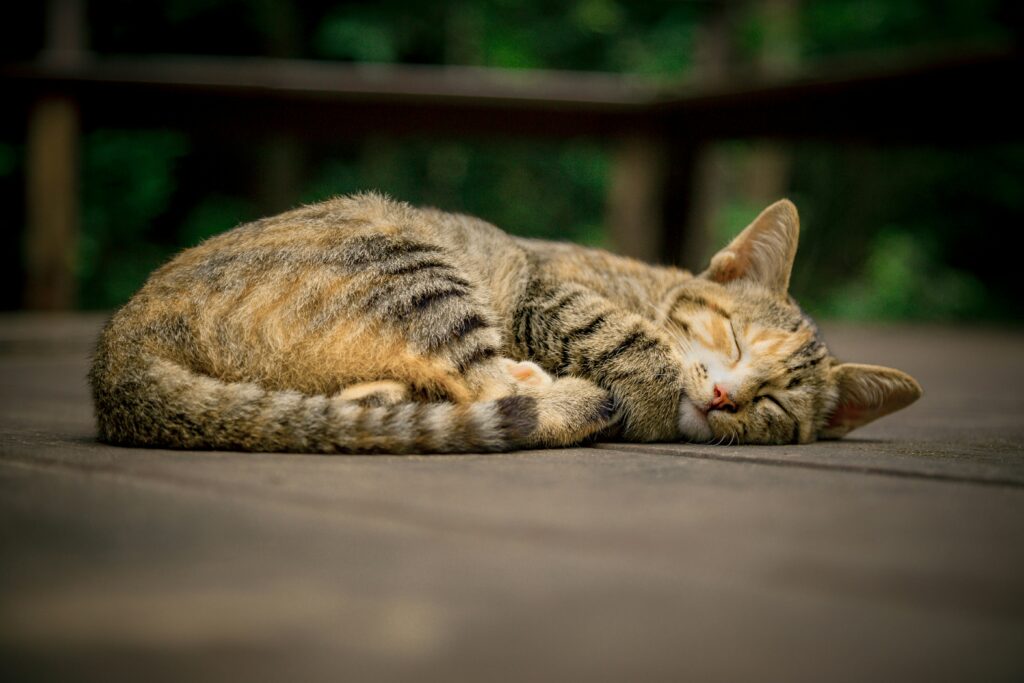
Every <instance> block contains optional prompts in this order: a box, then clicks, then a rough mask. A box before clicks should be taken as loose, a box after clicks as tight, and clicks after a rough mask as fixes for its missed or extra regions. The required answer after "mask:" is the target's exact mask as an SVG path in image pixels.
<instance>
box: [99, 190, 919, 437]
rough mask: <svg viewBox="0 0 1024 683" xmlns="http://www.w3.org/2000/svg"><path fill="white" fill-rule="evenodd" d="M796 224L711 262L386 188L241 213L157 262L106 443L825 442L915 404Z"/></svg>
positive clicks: (786, 221) (129, 343) (740, 241)
mask: <svg viewBox="0 0 1024 683" xmlns="http://www.w3.org/2000/svg"><path fill="white" fill-rule="evenodd" d="M798 232H799V228H798V219H797V214H796V209H795V207H794V206H793V205H792V204H791V203H789V202H788V201H781V202H778V203H776V204H774V205H772V206H771V207H769V208H768V209H766V210H765V211H764V212H763V213H762V214H761V215H760V216H759V217H758V218H757V219H756V220H755V221H754V222H753V223H752V224H751V225H750V226H749V227H748V228H747V229H746V230H744V231H743V233H742V234H741V235H739V236H738V237H737V238H736V239H735V240H734V241H733V242H732V243H731V244H730V245H729V246H728V247H726V248H725V249H723V250H722V251H721V252H719V253H718V254H717V255H716V256H715V257H714V259H713V260H712V262H711V265H710V267H709V268H708V269H707V270H706V271H705V272H704V273H702V274H701V275H699V276H697V277H694V276H692V275H691V274H689V273H687V272H685V271H682V270H678V269H675V268H661V267H655V266H650V265H646V264H643V263H639V262H637V261H634V260H631V259H627V258H621V257H618V256H614V255H612V254H610V253H607V252H604V251H599V250H596V249H586V248H583V247H579V246H575V245H571V244H560V243H551V242H544V241H539V240H528V239H518V238H514V237H510V236H509V235H507V234H505V233H503V232H501V231H500V230H498V229H497V228H495V227H494V226H492V225H489V224H487V223H485V222H483V221H481V220H478V219H475V218H471V217H468V216H463V215H457V214H449V213H442V212H440V211H435V210H421V209H415V208H413V207H410V206H408V205H406V204H403V203H398V202H394V201H391V200H389V199H387V198H385V197H382V196H380V195H378V194H372V193H371V194H362V195H356V196H350V197H341V198H337V199H333V200H330V201H327V202H323V203H320V204H315V205H312V206H307V207H303V208H300V209H297V210H294V211H290V212H287V213H284V214H281V215H279V216H275V217H272V218H267V219H264V220H260V221H257V222H255V223H250V224H248V225H243V226H241V227H239V228H236V229H234V230H231V231H229V232H227V233H224V234H222V235H219V236H217V237H214V238H211V239H209V240H207V241H206V242H203V243H202V244H200V245H199V246H197V247H195V248H192V249H189V250H187V251H184V252H182V253H181V254H179V255H178V256H177V257H176V258H174V259H173V260H172V261H171V262H170V263H168V264H166V265H165V266H163V267H162V268H160V269H159V270H157V271H156V272H155V273H153V275H152V276H151V277H150V278H149V280H148V281H147V282H146V284H145V286H144V287H143V288H142V289H141V290H140V291H139V292H138V293H137V294H136V295H135V296H134V297H133V298H132V300H131V301H129V302H128V304H127V305H125V306H124V307H123V308H122V309H121V310H119V311H118V312H117V313H116V314H115V315H114V317H113V318H112V319H111V321H110V322H109V323H108V325H107V327H106V328H105V329H104V331H103V333H102V335H101V337H100V340H99V344H98V347H97V350H96V355H95V359H94V363H93V367H92V371H91V373H90V382H91V385H92V391H93V398H94V401H95V407H96V414H97V419H98V423H99V434H100V438H101V439H102V440H104V441H107V442H110V443H116V444H125V445H142V446H163V447H172V448H216V449H241V450H253V451H305V452H323V453H332V452H342V453H359V452H391V453H409V452H458V451H501V450H510V449H516V448H528V447H540V446H565V445H569V444H573V443H578V442H580V441H582V440H584V439H586V438H588V437H590V436H593V435H595V434H599V433H601V434H603V435H604V436H617V437H618V438H622V439H627V440H632V441H702V442H703V441H728V442H738V443H807V442H809V441H813V440H814V439H816V438H820V437H837V436H841V435H842V434H844V433H846V432H847V431H849V430H850V429H853V428H854V427H857V426H860V425H862V424H864V423H866V422H869V421H870V420H873V419H875V418H877V417H880V416H882V415H885V414H887V413H889V412H892V411H893V410H896V409H898V408H902V407H903V406H906V405H908V404H910V403H911V402H913V401H914V400H915V399H917V397H918V396H919V395H920V387H919V386H918V385H917V383H916V382H915V381H914V380H913V379H912V378H910V377H909V376H908V375H906V374H904V373H902V372H899V371H897V370H891V369H887V368H880V367H873V366H864V365H856V364H841V363H839V362H838V361H836V360H835V359H834V358H833V357H832V356H831V355H830V354H829V352H828V350H827V349H826V347H825V345H824V343H823V341H822V339H821V336H820V335H819V333H818V330H817V329H816V327H815V326H814V324H813V323H812V322H811V321H810V319H808V318H807V317H806V316H805V315H804V314H803V313H802V312H801V311H800V309H799V308H798V307H797V305H796V303H795V302H794V301H793V300H792V299H791V298H790V297H789V295H788V294H787V287H788V283H789V274H790V269H791V267H792V263H793V257H794V256H795V254H796V248H797V236H798Z"/></svg>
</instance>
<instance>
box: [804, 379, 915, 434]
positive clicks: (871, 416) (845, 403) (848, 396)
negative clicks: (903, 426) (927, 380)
mask: <svg viewBox="0 0 1024 683" xmlns="http://www.w3.org/2000/svg"><path fill="white" fill-rule="evenodd" d="M829 372H830V374H831V379H832V380H833V381H835V382H836V385H837V386H838V388H839V402H838V403H837V404H836V408H835V411H833V413H832V415H830V416H829V419H828V422H826V424H825V426H824V427H823V428H822V430H821V431H820V432H819V433H818V437H819V438H821V439H838V438H839V437H841V436H843V435H844V434H846V433H847V432H849V431H851V430H853V429H856V428H857V427H863V426H864V425H866V424H867V423H869V422H872V421H873V420H877V419H878V418H880V417H882V416H884V415H888V414H889V413H892V412H895V411H897V410H899V409H900V408H906V407H907V406H909V405H910V404H911V403H913V402H914V401H916V400H917V399H919V398H920V397H921V385H920V384H918V383H917V380H915V379H914V378H913V377H911V376H910V375H908V374H907V373H905V372H900V371H899V370H894V369H892V368H883V367H881V366H878V365H861V364H859V363H842V364H840V365H835V366H833V367H832V369H831V370H830V371H829Z"/></svg>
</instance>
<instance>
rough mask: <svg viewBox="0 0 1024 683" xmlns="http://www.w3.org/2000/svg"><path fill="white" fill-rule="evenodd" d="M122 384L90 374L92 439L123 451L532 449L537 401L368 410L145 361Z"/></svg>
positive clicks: (517, 398) (516, 399) (159, 361)
mask: <svg viewBox="0 0 1024 683" xmlns="http://www.w3.org/2000/svg"><path fill="white" fill-rule="evenodd" d="M147 363H148V365H147V366H146V367H145V368H143V369H141V371H140V372H138V373H132V374H131V379H130V380H129V381H111V378H110V376H109V375H104V374H101V373H97V372H95V371H94V373H93V375H92V377H91V380H92V385H93V398H94V401H95V406H96V414H97V421H98V423H99V432H100V439H101V440H103V441H106V442H109V443H114V444H119V445H125V446H150V447H164V448H184V449H216V450H244V451H262V452H299V453H459V452H493V451H507V450H514V449H518V448H529V447H531V446H536V445H538V444H537V426H538V405H537V403H538V399H537V398H535V397H531V396H524V395H515V396H506V397H504V398H500V399H496V400H493V401H483V402H479V403H469V404H454V403H415V402H405V403H397V404H394V405H388V406H367V405H364V404H362V403H357V402H355V401H349V400H344V399H340V398H337V397H328V396H307V395H304V394H300V393H298V392H294V391H267V390H265V389H262V388H261V387H259V386H257V385H255V384H251V383H242V382H223V381H221V380H218V379H214V378H212V377H209V376H206V375H201V374H197V373H194V372H192V371H191V370H189V369H187V368H185V367H184V366H182V365H179V364H177V363H173V362H171V361H167V360H164V359H160V358H154V357H149V359H148V360H147Z"/></svg>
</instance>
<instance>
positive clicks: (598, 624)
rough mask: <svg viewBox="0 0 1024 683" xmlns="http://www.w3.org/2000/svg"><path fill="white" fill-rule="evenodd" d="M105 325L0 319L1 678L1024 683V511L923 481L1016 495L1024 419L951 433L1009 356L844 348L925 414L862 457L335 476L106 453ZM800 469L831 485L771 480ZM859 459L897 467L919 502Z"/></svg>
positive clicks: (420, 468) (844, 339)
mask: <svg viewBox="0 0 1024 683" xmlns="http://www.w3.org/2000/svg"><path fill="white" fill-rule="evenodd" d="M99 322H100V320H99V319H98V318H96V317H91V318H82V317H80V316H40V315H33V316H26V315H17V316H9V315H8V316H0V557H3V558H4V561H3V563H2V564H0V577H2V579H0V654H2V658H0V659H2V661H3V665H0V669H2V671H3V672H4V674H5V678H16V679H18V680H26V679H31V680H40V679H66V678H72V677H73V678H75V679H76V680H100V679H102V680H104V681H110V680H115V681H116V680H138V679H140V678H145V679H146V680H182V679H186V678H187V679H188V680H196V681H205V680H218V679H223V678H225V677H227V676H235V677H238V676H241V677H256V676H258V677H261V678H285V677H287V678H290V679H294V680H319V679H331V680H337V678H338V677H339V675H340V676H341V677H344V678H350V677H351V678H359V679H360V680H394V679H408V678H410V677H413V676H415V677H416V678H417V679H421V680H423V679H425V680H430V679H438V680H452V681H457V680H480V679H481V678H488V679H491V678H494V677H498V678H502V677H505V678H508V679H516V680H523V679H559V680H562V679H581V680H582V679H586V680H597V681H601V680H626V679H629V680H636V679H645V680H646V679H652V678H657V679H663V680H707V679H717V680H745V679H752V678H756V679H758V680H768V681H771V680H839V681H844V680H849V681H858V680H865V679H872V680H878V679H899V680H911V681H913V680H927V681H941V680H963V679H965V678H969V677H970V678H979V679H984V680H1013V679H1015V678H1019V677H1020V675H1021V674H1022V673H1024V664H1022V660H1021V658H1020V656H1019V653H1020V652H1021V648H1022V647H1024V542H1022V541H1024V512H1022V511H1024V487H1022V486H1020V485H1014V484H1013V483H1012V482H1011V485H1003V486H987V485H986V486H982V485H978V484H977V483H972V482H975V481H976V480H977V479H978V477H977V476H975V475H973V474H972V475H971V476H965V477H964V481H956V480H954V479H955V478H956V477H952V476H950V477H947V478H946V480H943V481H936V480H935V478H933V477H932V470H931V469H930V468H932V467H933V466H934V464H935V463H936V462H938V460H937V458H938V457H939V456H937V455H935V454H926V455H913V454H912V453H908V452H906V450H907V448H908V444H909V446H910V447H911V448H913V447H914V440H915V439H916V440H917V441H918V443H924V444H931V445H930V447H931V448H933V449H934V448H937V444H941V443H946V442H948V443H949V444H950V445H951V446H950V452H949V453H947V454H946V455H944V456H941V457H942V458H943V459H944V460H946V459H949V460H952V459H955V454H954V453H953V451H954V450H955V448H956V447H957V446H958V445H959V447H964V446H969V447H970V448H967V449H963V450H962V451H961V453H960V457H961V462H959V463H954V464H955V465H956V466H957V467H961V468H966V467H967V466H968V465H970V464H971V462H972V461H973V462H974V463H975V465H983V466H985V467H990V468H996V469H999V470H1000V471H1001V472H1002V473H1003V475H1002V476H1004V477H1006V476H1014V475H1013V473H1014V472H1016V471H1017V470H1015V469H1014V468H1015V467H1016V465H1015V463H1014V459H1016V460H1017V461H1019V460H1020V455H1021V450H1020V449H1019V448H1018V447H1015V446H1013V444H1014V443H1019V441H1015V440H1016V439H1019V438H1020V436H1021V431H1020V430H1021V429H1022V427H1021V426H1020V425H1019V424H1018V423H1017V422H1016V421H1013V422H1011V419H1010V418H1011V416H1012V415H1013V414H1014V411H1015V410H1016V409H1015V406H1020V399H1021V394H1019V393H1013V392H1010V393H1007V394H1006V396H1005V397H1004V400H1005V401H1006V405H1007V407H1006V408H1005V409H1004V410H1001V411H996V413H995V416H994V418H993V417H986V415H989V414H988V413H987V412H982V411H981V410H978V411H975V412H963V413H962V414H961V415H957V414H955V411H951V410H950V408H951V407H956V406H960V408H959V409H960V410H961V411H964V410H965V408H966V407H968V406H969V405H970V404H971V403H972V402H973V397H974V396H976V395H978V394H980V393H982V392H986V393H987V392H988V389H989V386H990V385H989V382H990V381H991V380H992V377H993V376H994V374H993V373H995V372H997V370H998V369H999V368H1000V367H1001V368H1002V369H1003V371H1004V374H1003V377H1004V379H1005V380H1006V384H1007V385H1008V384H1015V385H1016V386H1024V382H1019V383H1018V382H1017V380H1018V379H1019V378H1018V377H1017V376H1016V374H1013V373H1017V372H1018V371H1020V368H1018V367H1016V366H1015V364H1014V363H1013V362H1010V363H1007V359H1008V358H1012V357H1013V356H1012V354H1013V353H1014V352H1015V351H1016V349H1019V348H1020V341H1021V337H1020V334H1019V333H1006V332H998V331H991V330H982V331H960V332H957V331H952V330H942V331H939V330H936V329H916V331H915V328H898V329H893V330H885V329H875V328H862V327H831V328H828V329H827V333H828V334H829V336H830V339H831V340H832V345H833V347H834V348H835V349H837V350H840V351H841V352H842V353H843V354H844V355H850V356H856V357H858V358H859V359H863V360H866V361H875V362H892V363H894V364H901V365H904V366H905V367H907V368H908V369H910V370H911V371H913V372H916V373H918V374H919V375H920V379H921V380H922V382H923V383H924V385H925V387H926V390H927V391H928V392H929V393H928V395H927V396H928V397H933V396H934V398H933V399H932V400H930V401H928V402H922V403H921V404H920V405H919V406H918V407H916V408H913V409H911V410H909V411H907V417H908V419H907V420H896V419H892V420H891V421H890V422H888V423H880V425H879V428H878V429H876V430H875V432H874V433H873V435H872V437H871V439H870V440H866V441H861V442H846V441H844V442H838V443H837V444H836V446H837V447H846V446H852V447H853V450H854V451H855V452H854V453H852V454H847V453H845V452H843V451H840V452H835V451H834V450H829V449H828V448H824V450H823V446H822V445H821V444H819V445H815V446H807V447H802V448H800V449H757V448H746V449H714V451H715V452H716V453H718V454H721V455H720V456H716V458H715V459H708V458H694V457H666V454H665V453H662V452H659V451H658V450H657V449H658V448H678V447H671V446H668V447H634V446H628V447H627V446H623V445H611V446H607V447H606V448H603V449H594V448H592V449H565V450H557V451H536V452H524V453H512V454H505V455H492V456H485V455H467V456H417V457H399V456H371V457H358V456H355V457H338V456H328V457H323V456H305V455H259V454H243V453H197V452H175V451H160V450H140V449H121V448H112V447H107V446H104V445H101V444H98V443H96V442H95V441H94V439H93V434H94V432H93V425H92V417H91V410H90V407H89V405H88V398H87V392H86V388H85V385H84V370H85V366H86V363H87V359H86V354H87V350H88V345H89V342H90V340H91V339H92V337H93V335H94V334H95V331H96V327H97V325H98V324H99ZM55 339H63V340H64V342H63V343H56V342H55V341H53V340H55ZM47 340H50V342H49V343H46V342H47ZM915 358H916V359H918V360H916V361H913V359H915ZM951 358H959V359H961V362H960V365H959V366H957V365H954V364H952V363H951V362H950V359H951ZM912 361H913V362H912ZM1018 365H1019V364H1018ZM1006 372H1009V373H1010V374H1009V375H1007V374H1005V373H1006ZM947 375H948V377H947ZM1004 386H1005V385H1004ZM1021 391H1024V390H1021ZM912 411H916V414H915V412H912ZM1017 414H1019V413H1017ZM986 420H987V421H986ZM939 423H941V424H944V426H940V427H937V426H936V425H937V424H939ZM922 432H924V433H923V434H922ZM844 445H845V446H844ZM627 448H628V449H629V450H627ZM1000 449H1001V450H1000ZM635 450H639V451H640V452H635ZM710 450H711V449H709V451H710ZM790 450H792V451H793V452H794V453H795V454H796V455H797V456H799V457H800V458H809V459H815V458H818V459H819V460H820V461H821V462H826V463H827V461H829V460H835V459H838V460H839V462H838V466H837V467H835V468H825V467H821V466H820V465H815V466H814V467H808V466H806V463H804V464H801V463H798V465H799V466H790V463H786V462H783V463H781V465H783V466H779V463H774V462H771V461H770V460H768V459H762V451H774V452H776V453H779V452H781V453H784V454H785V453H788V452H789V451H790ZM734 453H741V454H747V456H749V457H744V458H735V457H732V454H734ZM670 455H671V453H670ZM855 457H856V458H864V457H871V458H875V459H876V460H877V459H883V458H896V459H897V460H899V461H901V462H902V461H906V462H903V464H901V467H904V468H905V472H904V473H903V474H904V475H906V476H892V474H891V472H889V471H888V470H882V471H880V473H879V474H872V473H870V472H865V470H864V468H861V467H850V466H847V465H848V463H847V462H845V461H844V459H845V458H855ZM912 460H916V461H917V462H918V464H917V465H915V466H913V467H910V466H909V465H907V463H909V462H910V461H912ZM854 464H857V463H854ZM965 472H967V470H965V469H962V470H961V471H959V473H956V472H954V473H953V474H959V475H963V474H964V473H965ZM1007 472H1009V473H1010V474H1009V475H1007V474H1006V473H1007ZM947 473H948V472H947ZM965 482H966V483H965ZM737 652H741V653H742V655H743V656H737ZM495 672H498V673H499V674H500V675H495Z"/></svg>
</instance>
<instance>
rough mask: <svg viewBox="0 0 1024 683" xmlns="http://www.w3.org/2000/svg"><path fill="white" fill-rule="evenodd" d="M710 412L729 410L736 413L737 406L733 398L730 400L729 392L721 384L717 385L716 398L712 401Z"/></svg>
mask: <svg viewBox="0 0 1024 683" xmlns="http://www.w3.org/2000/svg"><path fill="white" fill-rule="evenodd" d="M708 410H728V411H729V412H730V413H735V412H736V404H735V403H734V402H733V400H732V399H731V398H729V392H728V391H726V389H725V387H723V386H722V385H721V384H716V385H715V397H714V398H713V399H711V403H710V405H708Z"/></svg>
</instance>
